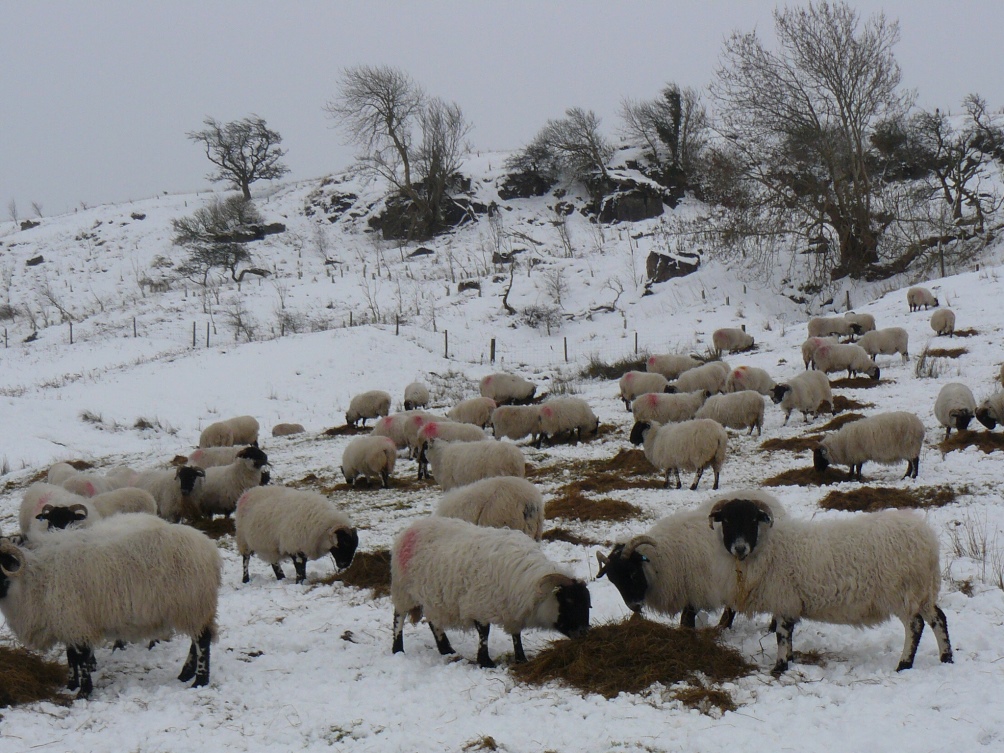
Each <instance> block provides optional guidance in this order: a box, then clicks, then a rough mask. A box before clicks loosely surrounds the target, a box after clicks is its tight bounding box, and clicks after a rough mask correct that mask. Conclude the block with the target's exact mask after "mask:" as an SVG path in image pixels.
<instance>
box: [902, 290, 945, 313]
mask: <svg viewBox="0 0 1004 753" xmlns="http://www.w3.org/2000/svg"><path fill="white" fill-rule="evenodd" d="M906 302H907V303H908V304H909V305H910V311H920V307H921V306H923V307H924V310H925V311H926V310H927V308H928V306H930V307H931V308H937V307H938V306H939V305H940V304H939V303H938V299H937V298H935V297H934V293H932V292H931V291H930V290H928V289H927V288H910V289H909V290H907V291H906Z"/></svg>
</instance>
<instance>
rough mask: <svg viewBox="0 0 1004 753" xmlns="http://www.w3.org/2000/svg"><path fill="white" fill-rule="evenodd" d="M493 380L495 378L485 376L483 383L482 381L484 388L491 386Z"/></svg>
mask: <svg viewBox="0 0 1004 753" xmlns="http://www.w3.org/2000/svg"><path fill="white" fill-rule="evenodd" d="M494 378H495V377H490V376H486V377H485V381H484V384H485V387H487V386H488V385H489V384H491V383H492V379H494Z"/></svg>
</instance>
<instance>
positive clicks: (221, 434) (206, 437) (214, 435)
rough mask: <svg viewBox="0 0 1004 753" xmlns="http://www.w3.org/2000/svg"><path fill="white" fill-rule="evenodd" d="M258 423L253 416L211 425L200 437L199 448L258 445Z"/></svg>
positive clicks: (229, 419)
mask: <svg viewBox="0 0 1004 753" xmlns="http://www.w3.org/2000/svg"><path fill="white" fill-rule="evenodd" d="M258 428H259V427H258V422H257V421H256V420H255V419H254V417H253V416H236V417H235V418H228V419H227V420H225V421H217V422H216V423H212V424H209V426H207V427H206V428H205V429H203V430H202V434H200V435H199V447H231V446H232V445H235V444H239V445H248V444H253V445H257V444H258Z"/></svg>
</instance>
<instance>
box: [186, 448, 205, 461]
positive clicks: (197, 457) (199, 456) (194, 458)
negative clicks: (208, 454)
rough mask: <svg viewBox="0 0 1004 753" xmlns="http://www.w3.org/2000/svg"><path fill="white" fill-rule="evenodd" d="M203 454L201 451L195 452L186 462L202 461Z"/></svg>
mask: <svg viewBox="0 0 1004 753" xmlns="http://www.w3.org/2000/svg"><path fill="white" fill-rule="evenodd" d="M204 454H205V453H203V452H202V450H196V451H195V452H193V453H192V454H191V455H189V456H188V462H189V463H197V462H198V461H200V460H202V456H203V455H204Z"/></svg>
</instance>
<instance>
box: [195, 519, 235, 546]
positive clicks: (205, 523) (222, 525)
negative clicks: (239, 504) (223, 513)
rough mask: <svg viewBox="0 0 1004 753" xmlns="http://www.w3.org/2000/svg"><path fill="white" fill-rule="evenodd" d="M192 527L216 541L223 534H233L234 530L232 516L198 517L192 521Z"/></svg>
mask: <svg viewBox="0 0 1004 753" xmlns="http://www.w3.org/2000/svg"><path fill="white" fill-rule="evenodd" d="M191 525H192V528H195V529H196V530H199V531H202V532H203V533H204V534H206V536H208V537H209V538H211V539H213V540H214V541H218V540H220V539H222V538H223V537H224V536H233V535H234V531H235V530H236V529H235V527H234V519H233V518H227V517H222V518H199V519H197V520H194V521H192V524H191Z"/></svg>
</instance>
